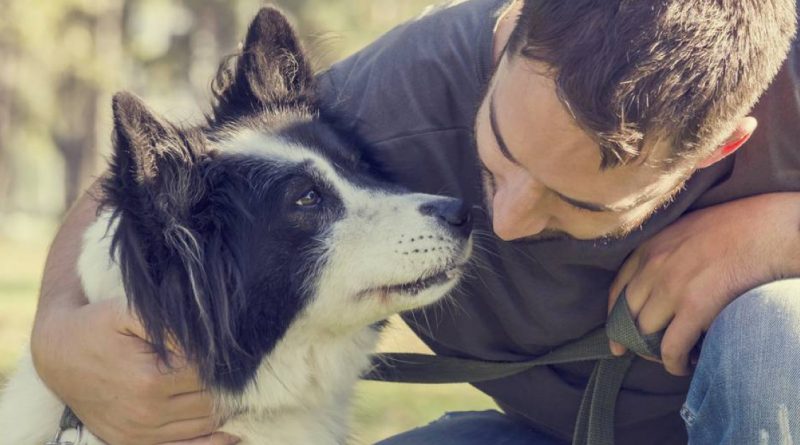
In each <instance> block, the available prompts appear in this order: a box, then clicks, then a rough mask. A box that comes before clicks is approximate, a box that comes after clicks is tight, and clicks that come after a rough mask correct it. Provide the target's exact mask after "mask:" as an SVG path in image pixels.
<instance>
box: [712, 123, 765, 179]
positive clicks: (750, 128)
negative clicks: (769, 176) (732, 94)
mask: <svg viewBox="0 0 800 445" xmlns="http://www.w3.org/2000/svg"><path fill="white" fill-rule="evenodd" d="M756 127H758V121H757V120H756V118H754V117H752V116H747V117H745V118H743V119H742V120H740V121H739V124H738V125H736V129H735V130H733V133H731V135H730V136H729V137H728V138H727V139H726V140H725V142H723V143H722V145H720V146H719V147H717V149H716V150H714V152H713V153H711V154H710V155H709V156H707V157H706V158H705V159H703V160H702V161H700V163H699V164H697V168H706V167H710V166H712V165H714V164H716V163H717V162H719V161H721V160H723V159H725V158H727V157H728V156H730V155H732V154H734V153H735V152H736V150H738V149H739V148H740V147H741V146H742V145H744V143H745V142H747V141H748V140H749V139H750V136H752V135H753V132H755V131H756Z"/></svg>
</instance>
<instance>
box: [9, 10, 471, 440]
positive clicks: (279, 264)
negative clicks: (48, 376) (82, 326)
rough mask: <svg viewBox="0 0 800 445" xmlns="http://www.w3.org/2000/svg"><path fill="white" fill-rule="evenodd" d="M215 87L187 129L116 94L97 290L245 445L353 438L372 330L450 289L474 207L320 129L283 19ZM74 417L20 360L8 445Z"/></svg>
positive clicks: (251, 41) (88, 276) (270, 19)
mask: <svg viewBox="0 0 800 445" xmlns="http://www.w3.org/2000/svg"><path fill="white" fill-rule="evenodd" d="M215 85H216V88H215V98H216V100H215V104H214V107H213V112H212V114H211V115H210V117H209V118H208V123H207V124H206V125H203V126H200V127H195V128H188V129H181V128H178V127H176V126H174V125H172V124H170V123H168V122H166V121H165V120H163V119H161V118H159V117H157V116H156V115H154V114H153V113H151V112H150V111H149V110H148V109H147V108H146V107H145V105H143V104H142V103H141V102H140V101H139V100H138V99H137V98H135V97H134V96H132V95H130V94H125V93H120V94H117V95H116V96H115V97H114V101H113V110H114V124H115V131H114V133H115V138H114V150H115V151H114V155H113V160H112V162H111V165H110V171H109V173H108V174H107V176H105V179H104V182H103V191H104V193H103V197H102V199H103V202H102V207H101V208H102V209H103V210H102V211H101V213H100V215H99V218H98V220H97V222H95V223H94V224H93V225H92V226H91V227H90V228H89V229H88V230H87V232H86V234H85V237H84V244H83V251H82V254H81V256H80V259H79V273H80V276H81V279H82V282H83V286H84V289H85V292H86V295H87V296H88V297H89V299H90V300H91V301H97V300H100V299H105V298H120V299H122V298H127V300H128V302H129V304H130V307H131V308H132V309H133V310H134V311H135V313H136V314H137V315H138V316H139V317H140V318H141V320H142V322H143V324H144V326H145V327H146V331H147V333H148V335H149V337H150V340H151V341H152V344H153V347H154V349H155V351H156V352H158V353H159V354H161V355H162V356H163V357H166V356H167V349H168V346H167V345H172V344H177V345H178V346H179V347H180V348H181V349H182V350H183V351H185V353H186V354H187V356H188V358H189V359H191V360H192V361H194V362H195V363H196V364H197V366H198V368H199V371H200V374H201V377H202V380H203V382H204V383H205V384H206V385H207V386H208V388H210V389H211V390H212V392H213V393H214V394H215V398H216V402H217V413H218V415H219V416H220V418H221V419H223V420H224V426H223V428H222V431H225V432H229V433H231V434H233V435H236V436H238V437H241V438H242V439H243V441H242V443H243V444H257V445H334V444H336V445H341V444H344V443H345V441H346V439H347V417H348V409H347V408H348V400H349V399H350V396H351V393H352V391H353V387H354V385H355V383H356V381H357V380H358V378H359V376H360V375H361V374H362V373H363V372H364V371H365V369H367V368H368V367H369V354H370V353H371V352H372V350H373V348H374V347H375V344H376V341H377V337H378V328H377V327H376V326H377V325H378V324H380V321H381V320H384V319H385V318H387V317H388V316H390V315H391V314H394V313H397V312H400V311H404V310H409V309H412V308H417V307H420V306H422V305H427V304H430V303H433V302H436V301H437V300H439V299H440V298H441V297H443V296H444V295H445V294H446V293H447V292H448V291H450V290H451V289H452V288H453V286H454V285H455V284H456V282H457V281H458V278H459V277H460V275H461V271H462V268H463V266H464V264H465V263H466V262H467V260H468V258H469V255H470V252H471V248H472V242H471V238H470V221H469V218H468V211H467V208H466V207H465V206H464V205H463V204H462V203H461V201H458V200H455V199H450V198H443V197H437V196H431V195H422V194H411V193H406V192H404V191H402V190H399V189H398V188H396V187H393V186H390V185H387V184H386V183H383V182H380V181H378V180H377V179H376V178H375V176H374V175H373V174H371V173H369V172H368V170H367V169H366V168H365V162H364V161H362V160H360V158H359V155H358V150H357V147H356V146H357V143H356V142H355V141H353V140H350V139H349V138H348V137H347V136H342V135H341V134H339V133H337V132H336V131H335V130H333V129H332V127H331V126H329V125H327V124H325V123H324V122H322V120H321V119H320V118H319V110H318V107H317V105H316V100H315V97H314V96H315V93H314V79H313V73H312V71H311V68H310V67H309V65H308V63H307V62H306V59H305V57H304V55H303V52H302V50H301V48H300V44H299V42H298V41H297V38H296V36H295V33H294V31H293V30H292V28H291V26H290V25H289V24H288V22H287V21H286V19H285V18H284V17H283V16H282V15H281V14H280V13H279V12H277V11H276V10H274V9H270V8H265V9H263V10H262V11H261V12H260V13H259V14H258V16H257V17H256V19H255V20H254V21H253V23H252V24H251V25H250V28H249V31H248V34H247V38H246V42H245V46H244V49H243V51H242V53H241V54H239V55H238V56H237V57H236V58H235V59H234V60H233V61H232V62H231V63H228V64H227V65H224V66H223V68H221V70H220V74H219V75H218V78H217V79H216V81H215ZM63 409H64V406H63V405H62V404H61V402H60V401H59V400H58V399H57V398H56V397H55V396H54V395H53V394H51V393H50V392H49V391H48V390H47V389H46V388H45V386H44V384H43V383H42V382H41V381H40V380H39V378H38V377H37V375H36V372H35V370H34V368H33V366H32V364H31V360H30V358H29V357H26V358H25V359H23V360H22V363H21V364H20V367H19V371H18V372H17V374H16V375H15V376H14V377H13V378H12V379H11V380H10V382H9V385H8V386H7V387H6V389H5V392H4V394H3V398H2V402H1V403H0V443H2V444H3V445H42V444H44V443H45V442H46V441H48V440H50V439H51V438H52V437H53V435H54V434H55V432H56V430H57V426H58V422H59V418H60V416H61V413H62V411H63ZM72 433H73V432H70V434H72ZM64 438H65V439H67V440H75V438H74V436H71V437H68V436H65V437H64ZM101 443H102V442H101V441H100V440H99V439H97V438H95V437H93V436H91V434H88V435H87V437H85V438H84V439H83V440H82V442H81V445H87V444H91V445H94V444H101Z"/></svg>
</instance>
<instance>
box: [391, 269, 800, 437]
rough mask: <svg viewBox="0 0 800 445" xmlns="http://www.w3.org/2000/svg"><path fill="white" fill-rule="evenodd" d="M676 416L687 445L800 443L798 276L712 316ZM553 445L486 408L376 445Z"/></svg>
mask: <svg viewBox="0 0 800 445" xmlns="http://www.w3.org/2000/svg"><path fill="white" fill-rule="evenodd" d="M681 417H682V418H683V420H684V422H685V423H686V428H687V432H688V435H689V443H690V444H691V445H716V444H726V445H727V444H730V445H738V444H753V445H793V444H794V445H800V279H793V280H784V281H777V282H774V283H770V284H767V285H764V286H761V287H759V288H756V289H753V290H751V291H749V292H747V293H746V294H744V295H742V296H741V297H739V298H737V299H736V300H734V301H733V302H732V303H731V304H730V305H728V307H727V308H725V310H724V311H723V312H722V313H721V314H720V315H719V316H718V317H717V319H716V320H715V321H714V323H713V324H712V326H711V329H710V330H709V331H708V333H707V335H706V338H705V341H704V342H703V349H702V353H701V355H700V360H699V362H698V365H697V368H696V369H695V372H694V376H693V377H692V384H691V387H690V389H689V394H688V396H687V399H686V403H685V404H684V405H683V408H682V409H681ZM793 441H794V442H793ZM556 444H559V445H563V444H564V442H563V441H558V440H556V439H553V438H551V437H548V436H547V435H545V434H543V433H541V432H538V431H536V430H534V429H532V428H531V427H530V426H528V425H524V424H521V423H519V422H516V421H514V420H512V419H510V418H508V417H506V416H504V415H503V414H501V413H499V412H497V411H485V412H463V413H450V414H447V415H445V416H444V417H442V418H441V419H439V420H437V421H435V422H433V423H431V424H430V425H427V426H424V427H421V428H417V429H415V430H412V431H408V432H405V433H403V434H400V435H398V436H395V437H391V438H389V439H386V440H384V441H381V442H379V443H378V444H376V445H556Z"/></svg>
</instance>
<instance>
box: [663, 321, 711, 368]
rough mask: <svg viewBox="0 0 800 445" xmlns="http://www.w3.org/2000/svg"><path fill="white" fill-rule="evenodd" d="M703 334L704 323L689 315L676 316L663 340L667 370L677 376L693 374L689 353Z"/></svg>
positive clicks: (664, 360)
mask: <svg viewBox="0 0 800 445" xmlns="http://www.w3.org/2000/svg"><path fill="white" fill-rule="evenodd" d="M702 334H703V327H702V324H701V323H700V322H699V321H698V320H693V319H692V318H691V317H687V316H683V317H681V316H676V317H675V318H674V319H673V320H672V323H670V325H669V327H668V328H667V332H666V333H665V334H664V339H663V340H662V341H661V360H662V361H663V362H664V368H666V370H667V372H669V373H670V374H672V375H676V376H687V375H689V374H691V368H690V366H689V353H690V352H691V351H692V348H694V345H695V344H697V342H698V341H699V340H700V337H701V336H702Z"/></svg>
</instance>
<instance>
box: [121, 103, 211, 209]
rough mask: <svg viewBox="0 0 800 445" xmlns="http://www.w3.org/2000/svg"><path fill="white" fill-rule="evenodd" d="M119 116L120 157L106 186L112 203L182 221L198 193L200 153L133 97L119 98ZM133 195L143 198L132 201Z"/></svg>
mask: <svg viewBox="0 0 800 445" xmlns="http://www.w3.org/2000/svg"><path fill="white" fill-rule="evenodd" d="M113 112H114V157H113V162H112V166H111V175H110V178H108V183H107V187H106V191H107V192H110V193H109V195H110V196H108V198H109V199H111V201H112V202H111V204H113V205H114V206H115V207H117V208H131V207H133V208H131V210H132V211H135V212H140V214H141V215H147V214H150V215H151V216H153V217H155V218H157V219H163V218H166V219H169V220H175V219H176V218H178V217H180V216H181V214H183V213H185V212H186V211H187V207H188V206H189V205H191V204H193V202H194V201H196V197H197V195H198V190H199V188H198V187H199V184H198V181H199V175H198V174H197V171H196V170H197V168H196V165H197V163H198V153H199V150H197V149H196V148H193V147H192V145H191V144H190V143H189V138H187V137H186V135H184V134H183V133H182V132H181V131H180V130H179V129H178V128H176V127H175V126H173V125H172V124H170V123H169V122H167V121H166V120H164V119H163V118H161V117H159V116H157V115H156V114H154V113H153V112H151V111H150V110H149V109H148V108H147V106H146V105H145V104H144V103H143V102H142V101H141V100H140V99H139V98H138V97H136V96H134V95H133V94H130V93H126V92H122V93H117V94H116V95H114V98H113ZM133 196H135V197H137V198H138V199H136V200H135V201H131V197H133ZM115 198H116V199H115ZM136 206H138V208H136Z"/></svg>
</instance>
